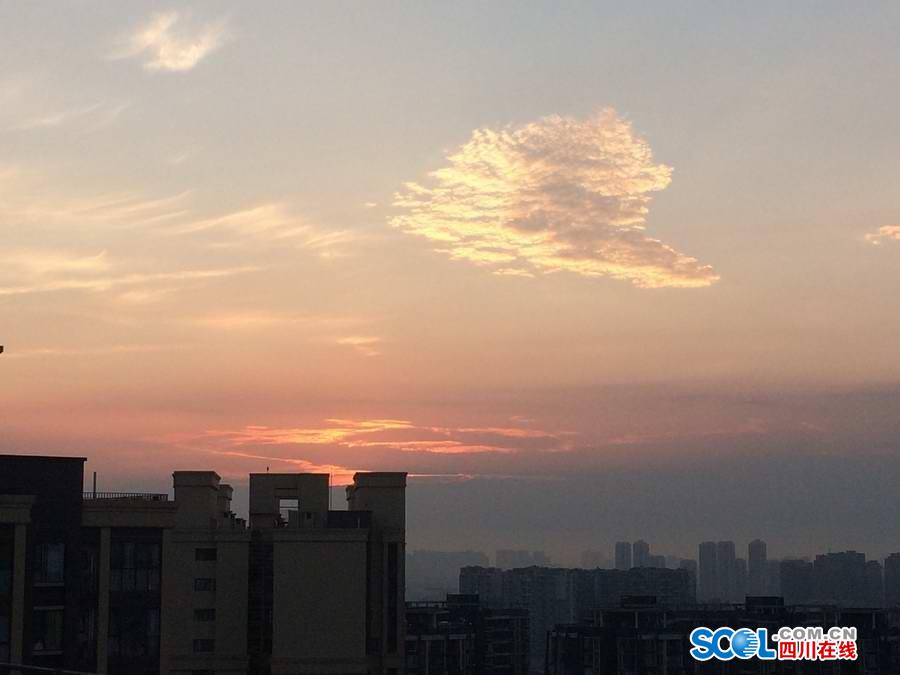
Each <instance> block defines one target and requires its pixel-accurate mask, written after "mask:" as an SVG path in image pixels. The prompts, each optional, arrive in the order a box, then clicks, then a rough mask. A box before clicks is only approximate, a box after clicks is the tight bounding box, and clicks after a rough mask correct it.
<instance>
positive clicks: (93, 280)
mask: <svg viewBox="0 0 900 675" xmlns="http://www.w3.org/2000/svg"><path fill="white" fill-rule="evenodd" d="M39 259H41V260H44V259H47V257H46V256H40V257H39ZM97 259H98V258H97V257H96V256H94V257H88V258H73V259H72V260H71V261H64V260H63V259H62V258H60V261H59V262H57V263H55V267H53V268H52V269H50V268H48V269H45V270H44V271H43V272H42V273H40V274H37V275H33V276H31V277H30V278H28V279H25V280H22V281H19V282H18V283H12V284H9V285H6V286H0V297H3V296H17V295H30V294H34V293H53V292H58V291H87V292H95V293H96V292H102V291H108V290H111V289H115V288H118V287H121V286H141V285H145V284H153V283H157V282H183V281H197V280H204V279H221V278H224V277H230V276H234V275H237V274H245V273H247V272H253V271H256V270H257V269H258V268H256V267H253V266H243V267H227V268H218V269H188V270H176V271H172V272H143V273H141V272H132V273H126V274H122V273H118V274H113V273H107V274H103V275H97V274H87V275H84V274H72V273H81V272H96V271H97V270H96V269H94V268H92V267H91V266H90V265H91V264H92V262H93V261H95V260H97Z"/></svg>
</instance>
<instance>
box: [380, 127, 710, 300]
mask: <svg viewBox="0 0 900 675" xmlns="http://www.w3.org/2000/svg"><path fill="white" fill-rule="evenodd" d="M671 174H672V169H671V168H670V167H668V166H665V165H663V164H658V163H656V162H654V161H653V156H652V153H651V150H650V146H649V145H648V144H647V142H646V141H645V140H643V139H642V138H640V137H638V136H636V135H635V134H634V132H633V130H632V128H631V125H630V124H629V123H628V122H627V121H625V120H623V119H622V118H620V117H619V116H618V115H617V114H616V113H615V111H613V110H610V109H607V110H603V111H600V112H599V113H597V114H596V115H594V116H593V117H590V118H588V119H585V120H578V119H573V118H570V117H559V116H552V117H545V118H542V119H540V120H538V121H536V122H532V123H530V124H526V125H524V126H520V127H506V128H503V129H501V130H499V131H496V130H492V129H478V130H476V131H475V132H474V133H473V134H472V137H471V139H470V140H469V141H468V142H467V143H465V144H464V145H463V146H462V147H460V148H459V149H458V150H456V151H455V152H453V153H452V154H450V155H448V157H447V166H445V167H444V168H441V169H438V170H437V171H433V172H431V173H430V174H429V177H428V180H427V181H425V184H420V183H415V182H413V183H408V184H407V185H406V186H405V189H404V190H403V191H401V192H400V193H398V194H397V195H395V199H394V206H395V207H397V209H398V210H399V213H398V215H396V216H394V217H393V218H392V219H391V224H392V225H393V226H394V227H397V228H399V229H400V230H402V231H404V232H408V233H410V234H415V235H419V236H422V237H426V238H427V239H430V240H431V241H433V242H435V243H436V245H437V247H438V250H440V251H443V252H445V253H446V254H448V255H449V256H450V257H451V258H454V259H457V260H465V261H467V262H470V263H474V264H477V265H482V266H486V267H489V268H491V269H492V270H493V271H494V272H495V273H497V274H505V275H519V276H530V275H534V274H535V273H550V272H557V271H563V270H565V271H569V272H574V273H576V274H580V275H584V276H590V277H611V278H614V279H620V280H625V281H629V282H631V283H632V284H634V285H635V286H639V287H643V288H661V287H703V286H709V285H710V284H712V283H714V282H715V281H717V280H718V278H719V277H718V275H717V274H716V273H715V272H714V271H713V270H712V268H711V267H710V266H708V265H704V264H701V263H700V262H698V261H697V260H696V259H695V258H692V257H690V256H687V255H685V254H683V253H680V252H679V251H677V250H676V249H674V248H672V247H671V246H669V245H667V244H665V243H663V242H662V241H660V240H658V239H654V238H652V237H650V236H648V235H647V234H645V233H644V228H645V224H646V217H647V213H648V209H649V203H650V199H651V195H652V193H654V192H658V191H660V190H663V189H665V188H666V187H667V186H668V185H669V183H670V181H671Z"/></svg>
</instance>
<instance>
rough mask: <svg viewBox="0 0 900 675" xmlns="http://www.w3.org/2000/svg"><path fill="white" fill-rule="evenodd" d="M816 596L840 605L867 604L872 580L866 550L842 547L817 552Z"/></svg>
mask: <svg viewBox="0 0 900 675" xmlns="http://www.w3.org/2000/svg"><path fill="white" fill-rule="evenodd" d="M813 598H814V599H815V601H816V602H821V603H826V604H831V605H837V606H839V607H866V606H867V605H868V604H869V602H868V601H869V580H868V573H867V571H866V556H865V554H864V553H858V552H857V551H842V552H840V553H826V554H823V555H817V556H816V559H815V561H814V562H813Z"/></svg>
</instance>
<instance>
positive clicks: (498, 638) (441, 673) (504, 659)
mask: <svg viewBox="0 0 900 675" xmlns="http://www.w3.org/2000/svg"><path fill="white" fill-rule="evenodd" d="M406 616H407V629H406V672H407V675H455V674H457V673H458V674H460V675H463V674H470V675H480V674H481V673H485V674H488V675H528V672H529V671H528V659H529V645H528V635H529V627H528V612H527V610H524V609H502V610H501V609H491V608H486V607H482V606H481V604H480V602H479V599H478V596H475V595H464V594H448V595H447V598H446V600H445V601H440V602H409V603H407V609H406Z"/></svg>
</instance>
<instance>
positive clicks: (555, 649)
mask: <svg viewBox="0 0 900 675" xmlns="http://www.w3.org/2000/svg"><path fill="white" fill-rule="evenodd" d="M652 600H653V599H652V598H647V599H645V601H644V602H636V603H625V604H623V606H621V607H619V608H613V609H607V610H598V611H596V612H594V613H593V614H592V615H591V616H590V617H586V619H585V620H584V621H582V622H580V623H576V624H571V625H560V626H556V627H554V629H553V630H552V631H551V632H550V634H549V637H548V647H547V662H546V666H545V671H544V672H545V673H546V675H632V674H638V673H640V674H641V675H701V674H702V673H717V674H727V673H734V674H735V675H737V674H741V675H750V674H754V675H757V674H758V675H813V674H815V675H820V674H825V675H838V674H843V673H850V672H852V673H866V674H868V675H895V674H896V673H898V672H900V632H898V631H897V626H898V625H900V610H893V611H886V610H878V609H866V610H854V609H841V608H837V607H833V606H826V605H822V606H808V607H788V606H785V605H784V603H783V600H782V599H781V598H777V597H749V598H747V600H746V602H745V603H741V604H737V605H731V606H727V605H726V606H721V607H719V608H708V607H659V606H656V605H655V604H654V603H653V602H652ZM700 626H707V627H711V628H716V627H719V626H729V627H732V628H740V627H747V628H768V629H769V633H770V634H771V633H773V632H774V631H775V630H777V629H778V628H779V627H781V626H810V627H815V626H818V627H822V628H823V629H824V628H828V627H831V626H853V627H856V628H857V631H858V639H857V649H858V652H859V659H858V660H857V661H856V662H855V663H840V662H833V663H826V662H816V661H808V662H804V661H768V662H767V661H761V660H758V659H750V660H746V661H744V660H739V659H735V660H733V661H730V662H710V663H701V662H698V661H695V660H694V659H693V658H692V657H691V656H690V643H689V636H690V633H691V631H692V630H693V629H694V628H697V627H700Z"/></svg>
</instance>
